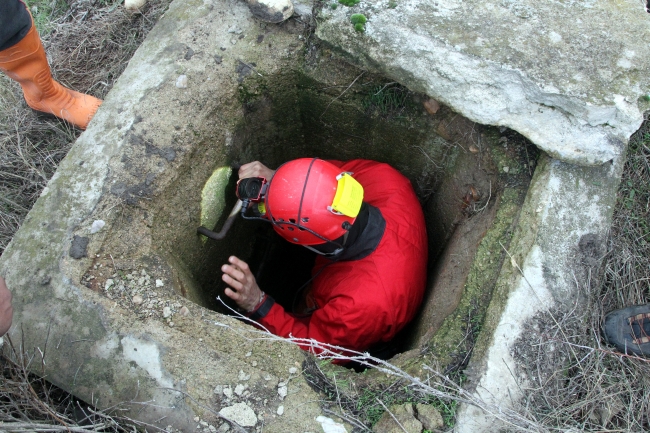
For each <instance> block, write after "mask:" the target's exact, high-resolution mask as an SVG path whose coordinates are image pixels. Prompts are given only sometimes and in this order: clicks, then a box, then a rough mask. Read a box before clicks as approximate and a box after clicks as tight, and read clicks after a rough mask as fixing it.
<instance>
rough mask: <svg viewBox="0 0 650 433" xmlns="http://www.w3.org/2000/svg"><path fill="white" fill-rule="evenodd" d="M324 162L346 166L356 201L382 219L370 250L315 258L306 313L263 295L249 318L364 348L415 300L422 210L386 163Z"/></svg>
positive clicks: (380, 338)
mask: <svg viewBox="0 0 650 433" xmlns="http://www.w3.org/2000/svg"><path fill="white" fill-rule="evenodd" d="M330 162H332V163H333V164H335V165H336V166H338V167H341V171H349V172H352V173H353V177H354V178H355V179H356V180H357V181H358V182H359V183H360V184H361V185H362V186H363V188H364V202H366V203H368V204H370V205H372V206H374V207H376V208H378V209H379V211H380V212H381V215H382V216H383V218H384V220H385V222H386V226H385V230H384V234H383V236H382V237H381V240H380V241H379V244H378V245H377V247H376V248H375V250H374V251H373V252H372V253H370V254H369V255H367V256H366V257H364V258H362V259H359V260H350V261H343V260H342V261H339V262H335V263H332V262H331V261H330V260H329V259H327V258H324V257H318V258H317V260H316V264H315V265H314V268H313V270H312V275H316V276H315V278H314V280H313V282H312V290H311V296H312V298H313V300H314V301H315V302H316V304H317V309H316V310H315V311H314V312H313V313H312V314H311V315H310V316H309V317H298V316H296V315H294V314H291V313H288V312H287V311H285V309H284V308H283V307H282V306H280V305H279V304H277V303H274V302H273V301H272V299H271V298H267V299H268V301H267V302H265V304H267V305H266V308H263V306H262V307H261V308H259V309H258V310H261V311H259V312H258V314H257V315H256V316H255V314H253V317H254V318H255V319H256V320H257V321H258V322H259V323H260V324H261V325H262V326H264V327H265V328H266V329H268V330H269V331H270V332H272V333H273V334H276V335H279V336H281V337H295V338H307V339H314V340H317V341H319V342H323V343H328V344H331V345H335V346H340V347H344V348H347V349H352V350H356V351H365V350H366V349H368V348H369V347H370V346H372V345H373V344H375V343H379V342H387V341H389V340H391V339H392V338H393V337H394V336H395V334H396V333H397V332H398V331H399V330H401V329H402V328H403V327H404V326H405V325H406V324H407V323H408V322H409V321H410V320H411V319H412V318H413V316H414V315H415V313H416V312H417V310H418V307H419V306H420V302H421V301H422V297H423V294H424V289H425V285H426V266H427V235H426V227H425V222H424V215H423V213H422V208H421V206H420V203H419V202H418V199H417V197H416V195H415V192H414V191H413V187H412V186H411V183H410V182H409V180H408V179H407V178H406V177H404V176H403V175H402V174H401V173H399V172H398V171H397V170H395V169H394V168H392V167H391V166H389V165H388V164H384V163H379V162H375V161H368V160H352V161H348V162H345V163H343V162H340V161H330ZM325 266H326V267H325ZM319 271H320V273H318V272H319ZM268 302H271V303H272V306H270V309H269V304H268ZM259 313H262V314H259ZM301 347H303V348H304V349H307V350H312V351H314V352H319V351H318V350H314V349H313V348H310V347H309V346H301Z"/></svg>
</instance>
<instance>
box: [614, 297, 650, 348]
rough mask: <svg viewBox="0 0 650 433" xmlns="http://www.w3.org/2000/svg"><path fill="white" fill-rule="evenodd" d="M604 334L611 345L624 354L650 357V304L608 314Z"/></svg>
mask: <svg viewBox="0 0 650 433" xmlns="http://www.w3.org/2000/svg"><path fill="white" fill-rule="evenodd" d="M603 334H604V335H605V339H606V340H607V342H608V343H609V344H612V345H614V346H616V348H617V349H618V350H620V351H621V352H623V353H627V354H631V353H634V354H637V355H650V304H647V305H636V306H633V307H627V308H622V309H620V310H614V311H612V312H610V313H608V314H607V316H605V323H604V325H603Z"/></svg>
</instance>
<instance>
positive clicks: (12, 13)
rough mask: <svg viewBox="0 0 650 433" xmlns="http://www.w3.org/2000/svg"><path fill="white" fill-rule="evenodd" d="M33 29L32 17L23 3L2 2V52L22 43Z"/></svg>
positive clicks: (0, 49) (0, 33) (0, 41)
mask: <svg viewBox="0 0 650 433" xmlns="http://www.w3.org/2000/svg"><path fill="white" fill-rule="evenodd" d="M31 27H32V17H31V16H30V15H29V12H28V11H27V8H26V7H25V5H24V4H23V2H21V1H19V0H0V51H2V50H6V49H7V48H10V47H12V46H14V45H16V44H17V43H18V42H20V41H21V40H22V39H23V38H24V37H25V35H26V34H27V32H28V31H29V29H30V28H31Z"/></svg>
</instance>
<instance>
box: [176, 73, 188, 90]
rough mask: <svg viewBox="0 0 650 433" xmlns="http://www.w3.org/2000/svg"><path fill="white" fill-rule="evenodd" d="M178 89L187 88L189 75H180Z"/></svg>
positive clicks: (177, 80)
mask: <svg viewBox="0 0 650 433" xmlns="http://www.w3.org/2000/svg"><path fill="white" fill-rule="evenodd" d="M176 87H178V88H179V89H185V88H187V75H179V76H178V78H177V79H176Z"/></svg>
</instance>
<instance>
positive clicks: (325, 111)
mask: <svg viewBox="0 0 650 433" xmlns="http://www.w3.org/2000/svg"><path fill="white" fill-rule="evenodd" d="M365 72H366V71H363V72H361V73H360V74H359V75H358V76H357V78H355V79H354V81H352V82H351V83H350V85H349V86H348V87H346V88H345V90H344V91H342V92H341V94H340V95H339V96H337V97H336V98H334V99H332V100H331V101H330V103H329V104H327V107H325V110H323V112H322V113H321V115H320V117H319V118H318V120H321V119H322V118H323V116H324V115H325V113H327V110H328V109H329V108H330V105H332V104H333V103H334V101H336V100H337V99H339V98H340V97H341V96H343V95H344V94H345V92H347V91H348V90H350V87H352V86H353V85H354V83H356V82H357V80H358V79H359V78H361V76H362V75H363V74H365Z"/></svg>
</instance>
